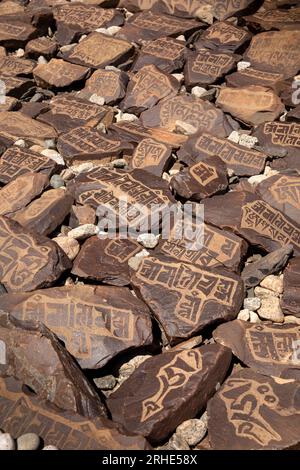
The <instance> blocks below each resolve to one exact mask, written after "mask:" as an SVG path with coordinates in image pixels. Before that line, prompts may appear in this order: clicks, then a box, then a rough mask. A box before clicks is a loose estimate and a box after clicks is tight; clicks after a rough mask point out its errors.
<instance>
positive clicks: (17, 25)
mask: <svg viewBox="0 0 300 470" xmlns="http://www.w3.org/2000/svg"><path fill="white" fill-rule="evenodd" d="M36 35H37V30H36V28H34V27H33V26H31V25H30V24H27V23H23V22H22V21H18V20H15V19H11V18H8V17H0V44H1V46H4V47H6V48H12V49H17V48H18V47H22V46H24V45H25V44H26V42H27V41H29V40H30V39H32V38H34V37H36Z"/></svg>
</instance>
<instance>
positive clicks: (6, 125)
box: [0, 111, 56, 145]
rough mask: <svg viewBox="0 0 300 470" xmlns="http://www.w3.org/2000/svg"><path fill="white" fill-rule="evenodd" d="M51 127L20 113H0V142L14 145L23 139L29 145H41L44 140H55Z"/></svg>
mask: <svg viewBox="0 0 300 470" xmlns="http://www.w3.org/2000/svg"><path fill="white" fill-rule="evenodd" d="M55 138H56V132H55V130H54V129H53V127H51V126H48V125H47V124H43V123H41V122H37V121H36V120H34V119H31V118H30V117H28V116H26V115H25V114H23V113H21V112H20V111H14V112H9V111H7V112H5V111H3V112H0V140H2V139H4V141H7V142H11V143H14V142H15V141H16V140H18V139H24V140H25V142H27V143H30V144H38V145H39V144H42V145H44V142H45V140H48V139H49V140H50V139H55Z"/></svg>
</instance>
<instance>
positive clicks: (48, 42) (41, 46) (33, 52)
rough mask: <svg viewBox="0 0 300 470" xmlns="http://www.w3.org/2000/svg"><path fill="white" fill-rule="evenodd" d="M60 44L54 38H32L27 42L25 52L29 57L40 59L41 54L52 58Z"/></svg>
mask: <svg viewBox="0 0 300 470" xmlns="http://www.w3.org/2000/svg"><path fill="white" fill-rule="evenodd" d="M57 49H58V44H57V42H55V41H54V40H53V39H50V38H47V37H46V36H42V37H39V38H36V39H32V40H31V41H29V42H28V43H27V44H26V47H25V52H26V54H27V55H28V56H29V57H32V58H33V59H38V58H39V57H40V56H41V55H42V56H43V57H45V58H46V59H50V58H51V57H53V56H54V55H55V53H56V52H57Z"/></svg>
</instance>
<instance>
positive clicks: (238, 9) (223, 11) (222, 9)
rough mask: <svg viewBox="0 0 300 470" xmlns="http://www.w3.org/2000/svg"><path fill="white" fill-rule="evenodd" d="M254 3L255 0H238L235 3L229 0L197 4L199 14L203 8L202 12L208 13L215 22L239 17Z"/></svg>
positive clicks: (201, 0)
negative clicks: (215, 19)
mask: <svg viewBox="0 0 300 470" xmlns="http://www.w3.org/2000/svg"><path fill="white" fill-rule="evenodd" d="M254 3H255V0H238V1H237V2H233V1H231V0H213V1H212V0H200V2H197V4H198V8H199V10H200V12H202V8H203V12H206V11H209V12H210V13H211V14H212V15H213V16H214V17H215V18H217V20H226V19H227V18H230V17H232V16H240V15H241V14H242V13H244V12H245V11H247V8H248V7H251V6H252V5H253V4H254ZM199 4H200V5H199ZM205 7H206V8H205ZM199 10H198V11H199Z"/></svg>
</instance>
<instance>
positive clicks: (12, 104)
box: [0, 82, 19, 112]
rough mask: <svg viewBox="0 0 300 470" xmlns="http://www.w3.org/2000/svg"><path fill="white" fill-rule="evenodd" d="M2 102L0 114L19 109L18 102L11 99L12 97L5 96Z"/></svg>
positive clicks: (15, 99)
mask: <svg viewBox="0 0 300 470" xmlns="http://www.w3.org/2000/svg"><path fill="white" fill-rule="evenodd" d="M0 83H1V82H0ZM0 96H1V95H0ZM0 99H1V98H0ZM3 101H4V102H3V103H1V102H0V112H2V111H14V110H17V109H18V108H19V102H18V100H17V98H13V97H12V96H6V97H5V99H4V100H3Z"/></svg>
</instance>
